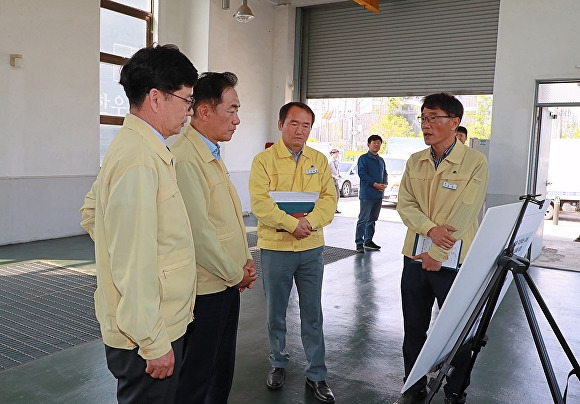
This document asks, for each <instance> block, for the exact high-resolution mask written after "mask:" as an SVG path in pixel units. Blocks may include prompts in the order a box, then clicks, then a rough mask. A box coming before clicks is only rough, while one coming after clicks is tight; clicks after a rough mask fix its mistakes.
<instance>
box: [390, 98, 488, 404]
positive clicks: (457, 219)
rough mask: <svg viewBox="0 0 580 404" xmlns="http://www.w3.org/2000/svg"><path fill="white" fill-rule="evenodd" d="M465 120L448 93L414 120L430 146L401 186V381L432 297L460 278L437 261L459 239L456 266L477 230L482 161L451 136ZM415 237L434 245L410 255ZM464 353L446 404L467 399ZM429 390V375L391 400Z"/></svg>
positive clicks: (422, 335)
mask: <svg viewBox="0 0 580 404" xmlns="http://www.w3.org/2000/svg"><path fill="white" fill-rule="evenodd" d="M462 116H463V105H461V102H460V101H459V100H458V99H457V98H455V97H453V96H452V95H449V94H446V93H439V94H432V95H429V96H427V97H425V99H424V100H423V105H422V107H421V116H420V117H419V121H420V123H421V129H422V130H423V138H424V140H425V144H427V145H429V146H430V147H429V148H428V149H425V150H423V151H420V152H417V153H415V154H413V155H411V157H410V158H409V159H408V160H407V165H406V167H405V172H404V173H403V177H402V179H401V184H400V187H399V203H398V204H397V211H398V212H399V215H400V216H401V219H402V220H403V223H404V224H405V225H406V226H407V228H408V229H407V234H406V236H405V242H404V245H403V256H404V257H403V274H402V276H401V300H402V305H403V323H404V331H405V336H404V339H403V361H404V364H405V377H406V376H408V375H409V373H410V372H411V369H412V368H413V365H414V364H415V361H416V360H417V357H418V356H419V353H420V352H421V348H422V347H423V344H424V343H425V341H426V339H427V330H428V328H429V323H430V320H431V309H432V307H433V303H434V301H435V299H436V300H437V304H438V305H439V307H441V306H442V305H443V302H444V301H445V297H446V296H447V293H448V292H449V289H451V285H452V284H453V281H454V280H455V276H456V275H457V270H452V269H448V268H446V267H442V265H441V264H442V263H443V262H444V261H446V260H447V258H448V255H449V251H450V250H451V248H452V247H453V245H454V244H455V243H456V242H457V241H458V240H461V241H462V243H463V245H462V249H461V255H460V258H459V263H460V264H461V262H463V259H464V257H465V255H466V254H467V251H468V250H469V247H470V246H471V243H472V242H473V238H474V237H475V233H476V232H477V228H478V221H477V216H478V214H479V211H480V209H481V206H482V204H483V200H484V198H485V192H486V190H487V181H488V175H489V174H488V166H487V160H486V158H485V156H484V155H483V154H482V153H480V152H478V151H476V150H474V149H471V148H469V147H467V146H465V145H464V144H463V143H461V142H460V141H458V140H457V138H456V137H455V130H456V129H457V126H458V125H459V123H460V122H461V118H462ZM418 235H420V236H423V237H429V238H430V239H431V240H432V242H433V245H432V247H431V248H430V249H429V251H426V252H424V253H421V254H417V255H415V253H414V252H413V246H414V245H415V239H416V237H418ZM469 355H470V352H469V351H466V352H461V354H458V355H456V356H455V358H454V363H453V365H454V367H455V371H454V372H453V374H452V375H451V376H450V377H448V378H447V384H446V385H445V387H444V389H445V396H446V397H445V403H446V404H456V403H464V402H465V399H466V395H465V394H464V393H463V391H462V388H463V386H462V385H463V380H467V381H469V375H468V374H467V372H468V370H469V359H470V358H469ZM426 385H427V377H423V378H422V379H421V380H419V381H418V382H417V383H415V384H414V385H413V386H412V387H411V388H410V389H409V390H407V391H406V392H405V393H404V394H403V395H402V396H401V397H399V399H398V400H397V402H396V403H397V404H410V403H414V402H422V401H423V399H424V398H425V397H426V396H427V394H428V393H427V389H426Z"/></svg>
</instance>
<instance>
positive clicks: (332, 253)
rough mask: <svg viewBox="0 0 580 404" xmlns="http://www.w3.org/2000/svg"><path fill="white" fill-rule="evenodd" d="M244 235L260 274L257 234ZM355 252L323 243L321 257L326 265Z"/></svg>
mask: <svg viewBox="0 0 580 404" xmlns="http://www.w3.org/2000/svg"><path fill="white" fill-rule="evenodd" d="M246 237H247V238H248V247H249V248H250V252H251V253H252V258H253V259H254V263H255V264H256V272H258V276H261V273H262V269H261V265H260V264H261V262H260V261H261V260H260V249H259V248H258V247H256V245H257V243H258V235H257V234H256V233H253V232H252V233H247V234H246ZM356 253H357V252H356V250H349V249H346V248H339V247H330V246H327V245H325V246H324V251H323V252H322V259H323V261H324V265H328V264H330V263H332V262H336V261H339V260H341V259H343V258H346V257H350V256H351V255H355V254H356Z"/></svg>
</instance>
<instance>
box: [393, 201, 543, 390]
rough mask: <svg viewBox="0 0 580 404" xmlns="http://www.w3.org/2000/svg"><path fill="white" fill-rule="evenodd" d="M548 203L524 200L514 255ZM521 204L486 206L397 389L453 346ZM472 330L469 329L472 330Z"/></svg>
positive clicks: (521, 251)
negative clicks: (424, 336)
mask: <svg viewBox="0 0 580 404" xmlns="http://www.w3.org/2000/svg"><path fill="white" fill-rule="evenodd" d="M548 204H549V201H545V202H544V205H543V206H542V207H541V208H540V207H539V206H538V205H535V204H533V203H530V204H528V206H527V209H526V212H525V214H524V217H523V219H522V223H521V225H520V228H519V229H518V233H517V235H516V238H515V242H514V244H515V249H514V255H518V256H524V255H525V253H526V251H527V250H528V248H529V246H530V244H531V242H532V239H533V235H534V234H535V233H536V231H537V230H538V228H539V227H540V224H541V223H542V221H543V220H544V213H545V212H546V209H547V208H548ZM522 206H523V202H518V203H513V204H509V205H502V206H495V207H493V208H489V209H488V210H487V212H486V214H485V216H484V218H483V221H482V222H481V225H480V227H479V230H478V232H477V234H476V235H475V238H474V239H473V243H472V245H471V248H470V249H469V251H468V253H467V255H466V257H465V260H464V261H463V264H462V265H461V270H460V271H459V273H458V274H457V277H456V278H455V282H454V283H453V286H452V287H451V289H450V290H449V293H448V295H447V298H446V300H445V303H444V304H443V306H442V307H441V310H440V311H439V314H438V315H437V318H436V320H435V322H434V323H433V327H432V328H431V331H430V332H429V335H428V336H427V341H425V345H423V349H422V350H421V353H420V354H419V357H418V358H417V361H416V362H415V365H414V366H413V369H411V372H410V373H409V376H408V377H407V380H406V382H405V385H404V386H403V389H402V390H401V392H405V391H406V390H407V389H409V388H410V387H411V386H412V385H413V384H415V383H416V382H417V381H418V380H419V379H421V378H422V377H423V376H425V375H426V374H427V373H429V372H430V371H431V369H433V368H435V367H436V366H437V365H439V364H440V363H442V362H443V361H445V359H446V358H447V356H448V355H449V353H450V352H451V350H452V349H453V346H454V345H455V343H456V342H457V340H458V339H459V337H460V334H461V332H462V331H463V328H464V327H465V325H466V324H467V322H468V320H469V317H470V316H471V314H472V313H473V312H474V310H475V306H476V305H477V302H478V301H479V300H480V298H481V296H482V295H483V293H484V291H485V288H486V287H487V285H488V284H489V282H490V280H491V278H492V276H493V274H494V272H495V269H496V268H497V259H498V258H499V257H500V255H501V254H502V252H503V251H504V250H505V248H506V247H507V244H508V243H509V241H510V236H511V233H512V231H513V229H514V227H515V223H516V221H517V218H518V216H519V213H520V210H521V209H522ZM508 275H509V276H508V277H507V278H506V281H505V283H504V285H503V289H502V291H501V293H500V296H499V299H498V302H497V304H498V305H499V304H500V303H501V300H502V299H503V296H504V295H505V292H506V291H507V288H508V286H509V284H510V283H511V280H512V277H511V273H510V274H508ZM496 309H497V306H496ZM474 331H475V330H472V331H471V332H472V334H473V332H474Z"/></svg>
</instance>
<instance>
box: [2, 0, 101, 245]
mask: <svg viewBox="0 0 580 404" xmlns="http://www.w3.org/2000/svg"><path fill="white" fill-rule="evenodd" d="M10 54H22V56H23V58H22V67H20V68H14V67H12V66H10V64H9V61H10ZM0 77H1V79H0V106H1V108H0V134H1V135H0V138H1V141H2V143H1V146H0V244H8V243H16V242H21V241H28V240H35V239H45V238H54V237H62V236H68V235H72V234H79V233H80V232H81V230H82V229H81V228H80V226H79V220H80V216H79V213H78V210H79V208H80V206H81V205H82V202H83V198H84V195H85V194H86V192H87V190H88V189H89V187H90V185H91V183H92V180H93V178H94V174H95V173H96V172H97V170H98V165H99V158H98V150H99V2H98V1H96V0H51V1H46V0H26V1H21V0H2V1H1V2H0ZM95 152H96V153H95Z"/></svg>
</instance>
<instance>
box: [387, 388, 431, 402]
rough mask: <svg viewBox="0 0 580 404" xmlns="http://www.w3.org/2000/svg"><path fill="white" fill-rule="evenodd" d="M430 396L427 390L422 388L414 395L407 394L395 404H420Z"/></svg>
mask: <svg viewBox="0 0 580 404" xmlns="http://www.w3.org/2000/svg"><path fill="white" fill-rule="evenodd" d="M427 396H428V393H427V389H426V388H422V389H421V390H419V391H415V392H413V393H409V392H405V393H403V394H401V396H400V397H399V398H398V399H397V401H395V404H419V403H423V400H424V399H425V398H426V397H427Z"/></svg>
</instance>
